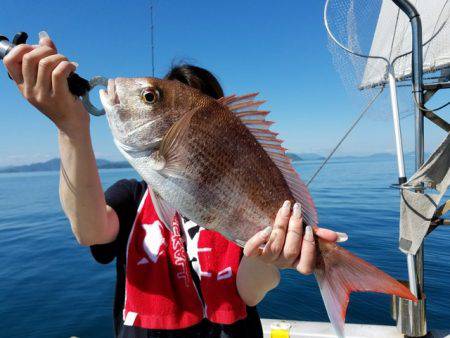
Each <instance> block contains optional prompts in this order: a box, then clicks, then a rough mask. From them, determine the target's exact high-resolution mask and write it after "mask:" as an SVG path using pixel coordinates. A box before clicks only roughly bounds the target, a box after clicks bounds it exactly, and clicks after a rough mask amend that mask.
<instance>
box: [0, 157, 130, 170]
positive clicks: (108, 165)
mask: <svg viewBox="0 0 450 338" xmlns="http://www.w3.org/2000/svg"><path fill="white" fill-rule="evenodd" d="M60 163H61V160H60V159H59V158H54V159H51V160H49V161H46V162H38V163H32V164H27V165H19V166H8V167H5V168H0V173H22V172H34V171H58V170H59V168H60ZM97 167H98V168H99V169H117V168H131V166H130V164H129V163H128V162H127V161H108V160H104V159H98V160H97Z"/></svg>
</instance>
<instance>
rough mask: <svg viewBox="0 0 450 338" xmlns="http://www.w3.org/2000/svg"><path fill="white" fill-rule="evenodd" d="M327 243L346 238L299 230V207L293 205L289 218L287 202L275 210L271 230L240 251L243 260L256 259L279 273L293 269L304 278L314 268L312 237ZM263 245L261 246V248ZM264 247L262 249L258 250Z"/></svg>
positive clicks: (314, 257) (300, 215) (335, 233)
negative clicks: (281, 270)
mask: <svg viewBox="0 0 450 338" xmlns="http://www.w3.org/2000/svg"><path fill="white" fill-rule="evenodd" d="M313 232H314V234H315V235H316V236H318V237H321V238H322V239H324V240H327V241H329V242H336V241H344V240H346V236H347V235H346V234H343V233H337V232H335V231H332V230H328V229H323V228H316V229H314V230H313V229H312V227H311V226H307V227H306V228H305V230H303V219H302V213H301V205H300V204H299V203H295V204H294V207H293V211H292V214H291V202H290V201H285V202H284V204H283V206H282V207H281V208H280V210H278V213H277V216H276V218H275V222H274V225H273V227H267V228H266V229H264V230H262V231H260V232H258V233H257V234H256V235H254V236H253V237H252V238H250V239H249V240H248V241H247V243H246V244H245V247H244V254H245V255H246V256H256V257H258V258H260V259H261V260H263V261H264V262H266V263H270V264H273V265H275V266H277V267H278V268H281V269H286V268H294V269H297V271H298V272H300V273H302V274H305V275H308V274H311V273H312V272H313V271H314V268H315V264H316V242H315V240H314V234H313ZM264 244H265V245H264ZM262 245H264V249H261V246H262Z"/></svg>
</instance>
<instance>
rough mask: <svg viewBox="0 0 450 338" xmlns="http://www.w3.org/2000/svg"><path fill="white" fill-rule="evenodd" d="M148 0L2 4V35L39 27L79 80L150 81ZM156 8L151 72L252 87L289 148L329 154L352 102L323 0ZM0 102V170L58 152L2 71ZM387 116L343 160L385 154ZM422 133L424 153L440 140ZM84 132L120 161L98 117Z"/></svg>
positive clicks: (235, 89) (349, 144) (356, 137)
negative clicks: (188, 69) (206, 74)
mask: <svg viewBox="0 0 450 338" xmlns="http://www.w3.org/2000/svg"><path fill="white" fill-rule="evenodd" d="M149 3H150V2H149V1H143V0H137V1H129V2H125V1H118V0H117V1H100V0H98V1H86V0H83V1H72V2H68V1H64V2H63V1H50V0H46V1H19V0H15V1H12V0H2V14H3V15H2V19H1V23H0V29H1V31H0V34H3V35H7V36H12V35H13V34H14V33H15V32H16V31H19V30H25V31H27V32H28V33H29V35H30V42H32V43H33V42H35V41H36V39H37V34H38V32H39V31H41V30H46V31H47V32H48V33H49V34H50V36H51V37H52V38H53V39H54V41H55V43H56V44H57V46H58V48H59V51H60V52H61V53H63V54H66V55H67V56H68V57H69V58H70V59H72V60H73V61H76V62H78V63H79V64H80V66H79V68H78V73H79V74H80V75H82V76H84V77H87V78H90V77H92V76H95V75H103V76H106V77H117V76H127V77H134V76H143V75H144V76H146V75H151V57H150V55H151V54H150V12H149ZM154 6H155V44H156V45H155V63H156V72H155V75H156V76H163V75H164V74H165V72H166V71H167V70H168V69H169V67H170V65H171V64H172V63H173V62H174V61H175V62H176V61H188V62H193V63H195V64H197V65H199V66H202V67H205V68H207V69H209V70H211V71H213V72H214V73H215V74H216V75H217V76H218V77H219V79H220V80H221V83H222V84H223V86H224V88H225V92H226V93H227V94H232V93H240V94H243V93H248V92H253V91H259V92H260V96H261V98H264V99H267V100H268V102H267V104H266V105H265V108H267V109H270V110H271V111H272V115H271V119H272V120H274V121H276V124H275V126H274V129H275V130H276V131H278V132H280V134H281V138H284V139H285V140H286V143H285V144H286V146H287V147H288V148H289V149H290V150H292V151H295V152H317V153H322V154H325V153H327V152H328V151H329V150H330V149H331V148H332V147H333V146H334V144H335V143H336V141H337V140H338V138H339V137H340V136H341V135H342V134H343V133H344V131H345V129H346V128H347V127H348V126H349V125H350V123H351V121H352V120H353V119H354V117H355V116H356V114H357V113H358V111H359V109H360V107H361V106H360V102H356V103H355V102H354V101H353V100H352V96H351V95H348V92H347V91H346V90H345V89H344V86H343V84H342V82H341V80H340V77H339V75H338V73H337V72H336V70H335V69H334V67H333V62H332V58H331V54H330V52H329V50H328V48H327V43H328V39H327V36H326V32H325V29H324V27H323V23H322V9H323V1H319V0H303V1H282V2H281V1H280V2H277V3H276V4H275V3H274V2H273V1H204V0H202V1H180V0H177V1H175V0H166V1H162V0H155V1H154ZM5 14H6V15H5ZM94 95H96V93H95V94H94ZM0 102H1V124H0V166H2V165H9V164H18V163H30V162H35V161H39V160H46V159H49V158H52V157H56V156H57V154H58V146H57V138H56V130H55V127H54V126H52V125H51V123H50V122H49V121H48V120H47V119H46V118H45V117H43V116H42V115H41V114H39V113H38V112H37V111H36V110H35V109H34V108H32V107H31V106H30V105H28V103H26V102H25V101H24V100H23V99H22V98H21V96H20V95H19V94H18V92H17V90H16V88H15V86H13V84H12V82H11V81H10V80H9V79H8V78H7V76H6V74H5V72H4V71H0ZM385 108H386V112H388V111H389V110H388V107H387V106H386V107H385ZM387 114H388V113H383V112H381V113H380V112H377V113H375V114H372V116H369V117H368V118H365V119H364V120H363V121H362V122H361V124H360V125H359V126H358V129H357V130H356V131H355V132H354V133H352V134H351V136H350V138H349V139H348V141H346V143H345V144H344V146H343V148H342V150H341V154H366V153H374V152H385V151H387V152H393V151H394V149H395V148H394V143H393V129H392V124H391V120H390V118H389V115H387ZM444 116H447V117H448V113H447V114H446V115H444ZM402 123H403V124H404V136H405V145H406V150H412V149H413V128H412V123H413V119H412V118H406V119H405V120H403V121H402ZM427 127H428V129H427V138H428V140H429V145H428V146H427V147H428V149H431V148H433V147H435V146H436V145H437V144H438V143H439V141H440V140H441V139H442V138H443V135H444V134H443V133H442V132H440V131H439V130H438V129H437V128H435V127H432V126H429V124H427ZM92 135H93V142H94V149H95V152H96V154H97V156H98V157H101V158H108V159H120V158H121V157H120V155H119V153H118V152H117V150H116V149H115V147H114V145H113V142H112V137H111V135H110V133H109V129H108V126H107V123H106V119H105V118H95V117H94V118H92Z"/></svg>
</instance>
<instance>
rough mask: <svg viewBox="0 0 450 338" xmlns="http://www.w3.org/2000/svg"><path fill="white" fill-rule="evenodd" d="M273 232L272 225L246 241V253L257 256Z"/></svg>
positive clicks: (246, 254) (249, 255)
mask: <svg viewBox="0 0 450 338" xmlns="http://www.w3.org/2000/svg"><path fill="white" fill-rule="evenodd" d="M271 232H272V227H270V226H269V227H267V228H265V229H263V230H261V231H259V232H258V233H257V234H256V235H254V236H253V237H252V238H250V239H249V240H248V241H247V243H245V246H244V255H245V256H248V257H251V256H256V255H257V254H258V252H259V248H260V247H261V246H262V245H264V244H265V243H266V242H267V240H268V239H269V236H270V233H271Z"/></svg>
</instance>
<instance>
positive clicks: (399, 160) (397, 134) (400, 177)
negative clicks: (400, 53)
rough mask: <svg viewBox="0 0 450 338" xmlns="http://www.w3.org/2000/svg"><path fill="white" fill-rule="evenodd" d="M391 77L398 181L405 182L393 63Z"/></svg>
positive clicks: (390, 87)
mask: <svg viewBox="0 0 450 338" xmlns="http://www.w3.org/2000/svg"><path fill="white" fill-rule="evenodd" d="M388 67H389V69H388V77H389V91H390V94H391V106H392V119H393V120H394V132H395V147H396V150H397V151H396V153H397V166H398V183H399V184H403V183H405V182H406V174H405V160H404V156H403V143H402V130H401V128H400V117H399V113H398V100H397V84H396V82H395V74H394V69H393V67H392V65H389V66H388Z"/></svg>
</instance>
